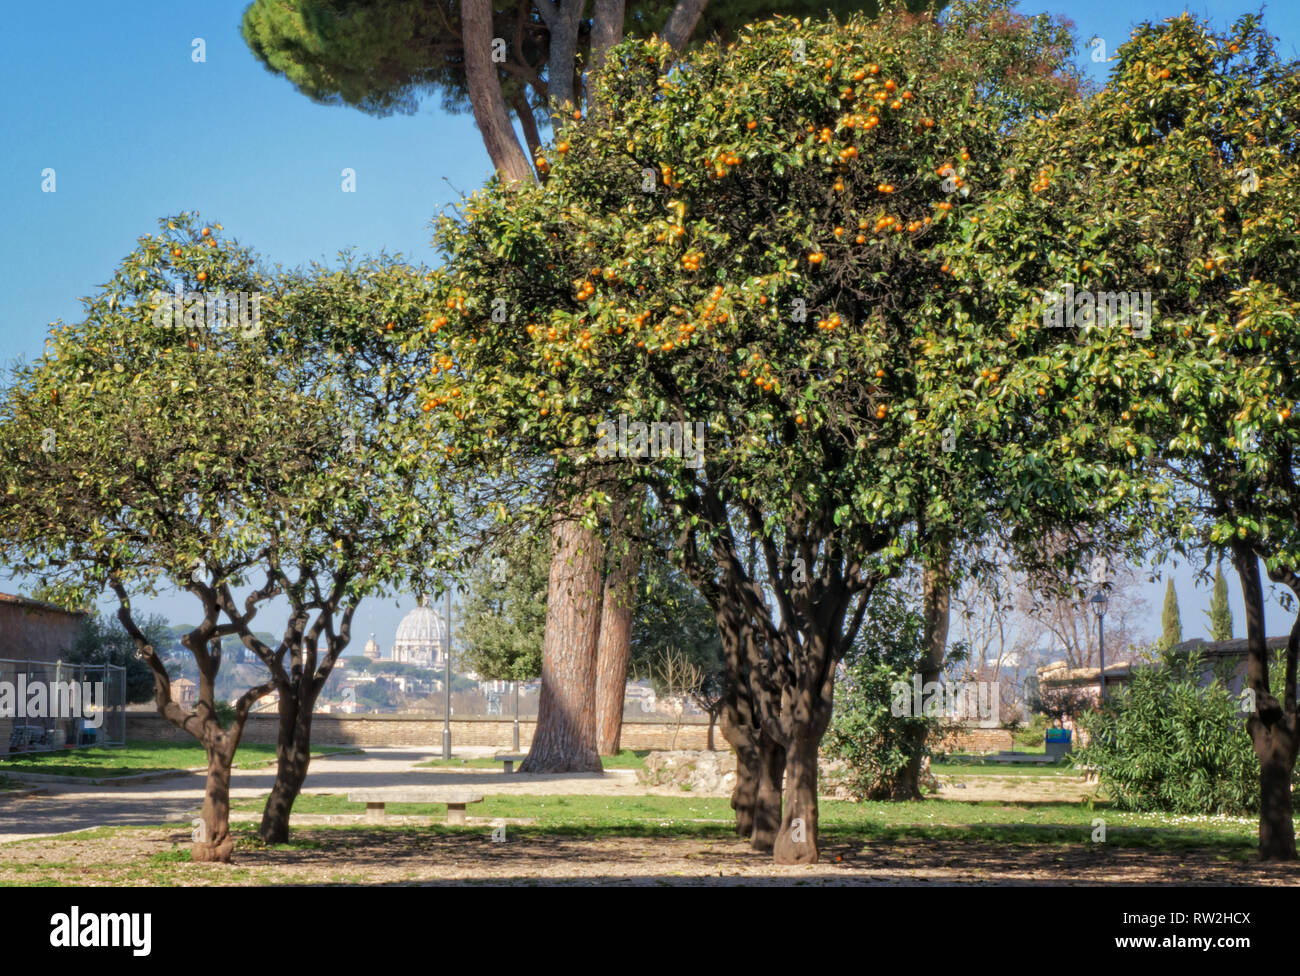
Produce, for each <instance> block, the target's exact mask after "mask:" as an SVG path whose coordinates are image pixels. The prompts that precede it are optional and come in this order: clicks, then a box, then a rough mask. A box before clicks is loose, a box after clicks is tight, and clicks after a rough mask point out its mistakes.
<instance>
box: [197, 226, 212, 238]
mask: <svg viewBox="0 0 1300 976" xmlns="http://www.w3.org/2000/svg"><path fill="white" fill-rule="evenodd" d="M199 233H200V234H201V235H202V236H204V237H207V236H208V235H209V234H211V233H212V231H210V230H208V229H207V228H206V227H204V228H203V229H202V230H201V231H199Z"/></svg>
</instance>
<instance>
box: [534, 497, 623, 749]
mask: <svg viewBox="0 0 1300 976" xmlns="http://www.w3.org/2000/svg"><path fill="white" fill-rule="evenodd" d="M572 514H575V515H576V512H575V513H572ZM551 546H552V549H551V570H550V579H549V583H548V595H547V600H546V635H545V638H544V643H543V646H542V693H541V697H540V699H539V701H538V707H537V730H536V732H535V733H534V735H533V742H532V747H531V748H530V749H529V752H528V758H527V759H525V760H524V762H523V763H522V764H521V765H520V767H519V771H520V772H523V773H571V772H596V773H598V772H600V771H601V763H600V754H599V752H598V751H597V749H596V707H595V705H596V649H597V646H598V644H599V639H600V611H601V602H602V596H603V588H602V586H601V578H600V565H601V555H600V552H601V546H600V538H599V536H597V535H596V534H595V533H594V532H591V531H589V530H588V529H586V528H584V527H583V526H582V525H581V524H579V523H578V522H577V521H576V520H574V519H573V518H570V519H565V520H563V521H560V522H558V523H557V524H556V525H555V527H554V529H553V530H552V532H551Z"/></svg>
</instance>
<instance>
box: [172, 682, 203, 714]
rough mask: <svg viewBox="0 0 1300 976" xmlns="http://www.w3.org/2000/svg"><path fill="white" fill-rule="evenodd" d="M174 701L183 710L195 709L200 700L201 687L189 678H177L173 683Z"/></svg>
mask: <svg viewBox="0 0 1300 976" xmlns="http://www.w3.org/2000/svg"><path fill="white" fill-rule="evenodd" d="M171 686H172V689H171V690H172V701H174V702H176V704H178V705H180V706H181V708H193V707H194V705H195V703H196V702H197V701H198V700H199V686H198V685H196V684H195V683H194V682H193V681H191V680H190V679H189V678H177V679H176V680H175V681H173V682H172V683H171Z"/></svg>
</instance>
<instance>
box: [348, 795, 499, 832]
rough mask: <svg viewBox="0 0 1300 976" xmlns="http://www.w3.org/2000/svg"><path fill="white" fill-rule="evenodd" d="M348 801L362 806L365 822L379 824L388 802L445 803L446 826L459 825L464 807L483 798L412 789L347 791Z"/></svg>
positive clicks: (463, 816) (463, 815)
mask: <svg viewBox="0 0 1300 976" xmlns="http://www.w3.org/2000/svg"><path fill="white" fill-rule="evenodd" d="M348 802H349V803H364V804H365V805H366V819H367V820H372V821H375V822H379V823H382V822H383V820H384V817H385V815H386V812H385V809H384V807H385V806H386V805H387V804H389V803H445V804H447V823H449V824H463V823H464V822H465V807H466V805H467V804H470V803H482V802H483V795H482V794H481V793H466V792H463V791H452V790H442V789H437V788H434V787H420V786H416V787H410V788H406V789H375V790H349V791H348Z"/></svg>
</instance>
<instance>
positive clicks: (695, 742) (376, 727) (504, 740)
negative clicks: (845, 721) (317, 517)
mask: <svg viewBox="0 0 1300 976" xmlns="http://www.w3.org/2000/svg"><path fill="white" fill-rule="evenodd" d="M278 724H279V719H278V718H277V716H276V715H275V713H273V712H272V713H269V714H257V715H250V716H249V718H248V725H247V726H246V727H245V729H244V738H243V741H244V742H257V743H265V744H274V743H275V735H276V730H277V727H278ZM535 724H536V723H535V722H534V721H533V720H532V719H526V718H521V719H520V720H519V747H520V748H521V749H523V750H525V751H527V749H528V746H529V744H530V743H531V742H532V738H533V729H534V727H535ZM512 727H513V721H512V720H511V719H509V718H506V719H500V718H496V717H491V718H453V719H452V720H451V741H452V745H453V747H454V746H458V745H461V746H492V747H494V748H497V749H509V748H510V746H511V730H512ZM674 730H675V726H674V724H673V723H672V722H662V721H659V722H647V721H643V720H632V719H628V720H625V721H624V722H623V740H622V745H623V748H624V749H669V748H672V746H673V734H674ZM126 738H127V740H128V741H131V740H147V741H151V742H173V741H174V742H185V741H192V740H191V738H190V736H189V735H188V734H186V733H185V732H182V731H181V730H180V729H178V728H176V727H175V726H174V725H172V724H171V723H170V722H168V721H167V720H166V719H164V718H163V717H162V716H161V715H158V714H156V713H154V712H127V716H126ZM311 738H312V742H313V743H314V744H316V745H322V746H327V745H328V746H335V745H346V746H426V747H441V745H442V719H441V718H429V717H427V716H423V715H316V716H315V717H313V718H312V735H311ZM707 741H708V724H707V722H700V721H698V720H696V721H691V720H690V719H685V720H683V721H682V724H681V728H680V730H678V731H677V742H676V747H677V748H678V749H703V748H705V746H706V744H707ZM714 744H715V745H716V746H717V747H718V748H719V749H726V748H727V743H726V741H725V740H724V739H723V738H722V736H721V734H720V733H718V732H717V730H716V729H715V730H714Z"/></svg>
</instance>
